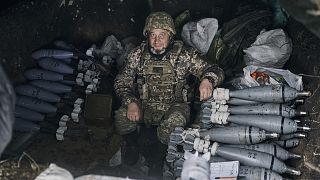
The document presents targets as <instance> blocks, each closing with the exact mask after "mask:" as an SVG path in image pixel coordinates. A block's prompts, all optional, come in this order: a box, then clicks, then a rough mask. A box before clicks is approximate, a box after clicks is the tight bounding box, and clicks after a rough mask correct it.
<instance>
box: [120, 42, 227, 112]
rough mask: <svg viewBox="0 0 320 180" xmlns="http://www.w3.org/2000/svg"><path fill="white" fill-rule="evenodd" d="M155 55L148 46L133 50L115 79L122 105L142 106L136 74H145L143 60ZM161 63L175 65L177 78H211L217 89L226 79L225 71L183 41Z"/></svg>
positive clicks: (174, 46)
mask: <svg viewBox="0 0 320 180" xmlns="http://www.w3.org/2000/svg"><path fill="white" fill-rule="evenodd" d="M150 56H152V55H151V54H150V53H149V51H148V49H147V47H146V43H142V44H141V45H140V46H138V47H136V48H135V49H133V50H132V51H131V52H130V53H129V54H128V56H127V60H126V62H125V64H124V67H123V68H122V70H121V71H120V72H119V74H118V75H117V76H116V78H115V83H114V89H115V93H116V95H117V96H118V97H120V99H121V101H122V105H124V106H127V105H128V104H129V103H131V102H136V103H137V104H138V105H141V99H140V98H139V97H138V96H137V94H136V93H135V92H137V90H136V89H135V88H136V86H135V83H136V81H137V75H138V74H139V73H140V72H141V71H143V70H144V69H145V68H147V67H146V66H144V65H145V64H144V63H143V61H144V58H150ZM160 61H169V62H170V64H171V65H172V67H173V69H174V71H175V76H176V78H177V79H186V77H187V76H188V75H189V74H190V73H191V74H193V75H194V76H196V77H197V78H199V79H200V80H202V79H204V78H208V79H211V82H212V83H213V87H216V86H218V85H219V84H220V83H221V82H222V81H223V79H224V73H223V70H222V69H220V68H219V67H218V66H217V65H216V64H213V65H210V64H208V63H207V62H205V61H204V60H203V58H202V57H200V54H199V53H198V52H197V51H196V50H195V49H194V48H191V47H185V46H184V45H183V43H182V41H175V42H174V44H173V47H172V49H171V50H170V51H169V52H167V54H166V55H164V56H163V57H162V59H160Z"/></svg>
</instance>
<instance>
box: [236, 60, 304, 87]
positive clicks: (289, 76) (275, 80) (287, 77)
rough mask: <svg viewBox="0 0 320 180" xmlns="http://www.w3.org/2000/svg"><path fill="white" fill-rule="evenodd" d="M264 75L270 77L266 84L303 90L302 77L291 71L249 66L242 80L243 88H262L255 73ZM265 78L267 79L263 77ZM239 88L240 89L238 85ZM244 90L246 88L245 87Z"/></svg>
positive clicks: (244, 70) (244, 71)
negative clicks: (284, 85)
mask: <svg viewBox="0 0 320 180" xmlns="http://www.w3.org/2000/svg"><path fill="white" fill-rule="evenodd" d="M255 72H258V73H263V74H264V75H267V76H268V82H266V81H265V80H264V81H265V84H266V85H268V84H287V85H289V86H290V87H292V88H295V89H296V90H298V91H302V90H303V84H302V77H301V76H298V75H295V74H293V73H291V72H290V71H289V70H284V69H275V68H265V67H258V66H247V67H245V68H243V73H244V76H243V77H242V78H240V82H239V83H240V85H241V87H243V86H245V87H253V86H260V85H261V83H259V82H258V81H257V80H256V79H254V78H253V77H252V76H253V73H255ZM263 78H265V77H263ZM237 87H240V86H239V85H237ZM243 88H244V87H243Z"/></svg>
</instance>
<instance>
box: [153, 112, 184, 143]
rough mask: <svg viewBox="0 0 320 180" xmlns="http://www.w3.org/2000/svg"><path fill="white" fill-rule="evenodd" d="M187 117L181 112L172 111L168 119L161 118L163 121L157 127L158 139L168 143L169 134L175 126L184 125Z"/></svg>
mask: <svg viewBox="0 0 320 180" xmlns="http://www.w3.org/2000/svg"><path fill="white" fill-rule="evenodd" d="M186 123H187V119H186V117H185V116H184V115H183V114H182V113H181V112H173V113H172V114H170V115H169V117H168V119H165V120H163V122H162V123H161V124H160V125H159V127H158V128H157V135H158V139H159V140H160V142H161V143H163V144H168V142H169V138H170V134H171V133H172V131H173V130H174V128H175V127H184V126H186Z"/></svg>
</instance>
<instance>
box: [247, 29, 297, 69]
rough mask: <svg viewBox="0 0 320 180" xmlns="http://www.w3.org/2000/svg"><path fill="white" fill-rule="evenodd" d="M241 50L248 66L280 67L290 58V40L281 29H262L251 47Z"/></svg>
mask: <svg viewBox="0 0 320 180" xmlns="http://www.w3.org/2000/svg"><path fill="white" fill-rule="evenodd" d="M243 52H245V55H244V61H245V63H246V65H248V66H249V65H255V66H262V67H271V68H282V67H283V66H284V64H285V63H286V62H287V61H288V59H289V58H290V55H291V52H292V41H291V39H290V38H289V37H288V36H287V35H286V33H285V32H284V31H283V30H282V29H274V30H270V31H265V30H262V31H261V32H260V35H258V36H257V39H256V41H255V42H254V43H253V44H252V45H251V47H249V48H247V49H245V50H243Z"/></svg>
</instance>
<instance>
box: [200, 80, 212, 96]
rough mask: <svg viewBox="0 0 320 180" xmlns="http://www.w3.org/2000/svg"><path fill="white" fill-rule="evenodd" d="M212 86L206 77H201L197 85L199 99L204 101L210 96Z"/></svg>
mask: <svg viewBox="0 0 320 180" xmlns="http://www.w3.org/2000/svg"><path fill="white" fill-rule="evenodd" d="M212 90H213V86H212V83H211V82H209V80H208V79H203V80H202V81H201V83H200V86H199V91H200V101H205V100H207V99H209V98H210V97H211V96H212Z"/></svg>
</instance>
